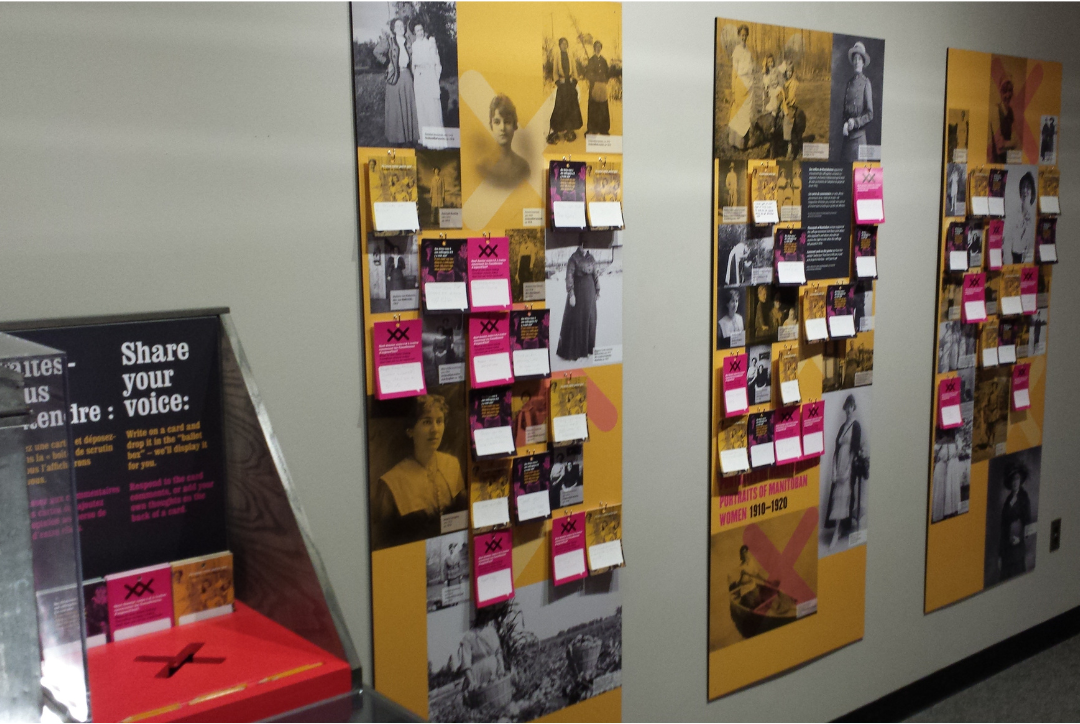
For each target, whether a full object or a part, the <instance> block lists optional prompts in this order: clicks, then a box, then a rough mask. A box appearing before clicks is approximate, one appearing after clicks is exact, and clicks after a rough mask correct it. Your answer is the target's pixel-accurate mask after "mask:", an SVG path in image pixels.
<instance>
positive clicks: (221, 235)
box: [0, 3, 1080, 720]
mask: <svg viewBox="0 0 1080 724" xmlns="http://www.w3.org/2000/svg"><path fill="white" fill-rule="evenodd" d="M716 16H724V17H730V18H741V19H746V20H756V21H760V22H771V23H779V24H785V25H791V26H796V27H806V28H815V29H820V30H832V31H838V32H844V33H850V34H865V35H873V36H877V37H884V38H885V39H886V41H887V42H886V59H885V62H886V76H885V93H884V103H885V106H884V112H883V116H884V127H883V141H884V149H885V151H884V153H885V157H884V163H885V166H886V168H887V169H888V174H887V178H888V182H887V185H886V195H887V199H886V204H887V216H888V219H889V223H888V224H887V225H886V227H885V228H884V230H883V231H882V233H881V240H880V246H881V251H880V256H881V280H880V282H879V285H878V299H877V304H878V307H877V320H876V321H877V334H876V351H877V358H876V361H875V366H876V371H875V372H876V373H875V380H876V383H875V385H874V394H875V403H874V420H873V425H874V428H873V429H874V430H875V431H885V430H889V431H890V432H889V434H888V435H883V434H881V433H877V432H876V434H875V447H874V450H873V465H874V471H875V472H874V481H873V488H872V490H871V492H870V520H871V523H870V525H871V537H870V543H869V549H868V571H867V607H866V608H867V615H866V637H865V639H864V640H863V641H862V642H861V643H857V644H854V645H852V646H849V647H847V648H845V649H843V650H842V651H839V652H836V653H834V654H832V655H830V656H827V657H824V658H823V659H821V660H819V661H817V662H814V663H813V664H811V665H808V666H805V667H802V668H800V669H798V670H796V671H794V672H792V673H790V674H788V675H787V676H783V677H780V678H778V679H775V680H773V681H770V682H768V683H765V684H761V685H759V686H756V687H752V688H750V689H747V690H745V691H743V692H741V693H738V694H735V695H732V696H730V697H727V698H725V699H722V700H720V701H718V702H715V703H713V704H707V703H706V695H705V692H706V660H707V636H706V626H707V606H706V600H707V598H706V597H707V591H706V578H707V567H706V551H707V543H708V513H707V505H708V492H707V491H708V487H707V477H708V473H707V470H708V467H707V463H708V450H709V447H708V419H709V418H708V380H709V359H710V356H709V342H708V340H709V325H710V320H709V316H710V311H709V292H708V289H709V284H710V282H711V275H710V253H709V246H710V233H709V219H710V215H709V205H710V200H711V190H710V189H711V186H710V184H711V165H710V153H711V140H710V139H711V132H712V54H713V27H714V25H713V18H715V17H716ZM1078 20H1080V10H1078V9H1075V8H1073V7H1065V6H1060V5H1036V4H1031V5H1022V6H1021V5H1000V4H994V5H992V6H991V5H984V4H974V3H970V4H969V3H965V4H955V5H943V4H923V3H920V4H877V3H864V4H855V3H845V4H818V3H797V4H791V5H787V4H783V5H772V4H743V3H740V4H734V3H715V4H714V3H688V4H674V3H673V4H667V3H664V4H651V3H628V4H627V5H626V6H625V8H624V42H623V47H624V62H625V86H626V99H627V100H626V107H625V116H624V119H625V127H626V144H625V145H626V148H625V150H626V156H625V171H626V208H627V220H628V223H629V225H630V226H629V229H628V231H627V232H626V235H625V237H624V238H625V241H626V256H625V265H626V267H625V268H626V289H625V305H626V310H625V312H626V313H625V326H626V329H625V357H626V360H627V361H626V364H625V368H624V369H625V379H626V399H625V421H626V422H625V435H626V438H625V450H626V454H625V471H626V477H625V483H624V494H625V506H626V519H625V534H626V539H625V543H626V555H627V560H628V562H629V567H628V568H627V570H626V578H625V579H624V581H625V583H626V585H625V587H624V592H625V593H624V595H625V597H626V598H625V608H624V612H625V619H624V621H625V628H624V634H623V635H624V653H625V658H624V679H623V680H624V688H623V702H624V716H625V718H627V719H633V720H644V719H684V720H728V719H735V720H746V719H789V720H813V719H828V718H832V717H835V716H838V715H840V714H843V713H844V712H846V711H849V710H851V709H853V708H855V707H858V706H860V705H862V704H864V703H867V702H869V701H872V700H873V699H876V698H877V697H879V696H882V695H884V694H886V693H888V692H889V691H892V690H894V689H896V688H897V687H900V686H902V685H904V684H907V683H909V682H910V681H913V680H915V679H917V678H919V677H921V676H924V675H926V674H929V673H931V672H933V671H935V670H937V669H939V668H941V667H942V666H945V665H947V664H950V663H952V662H954V661H956V660H958V659H960V658H962V657H964V656H967V655H969V654H971V653H973V652H975V651H978V650H980V649H982V648H985V647H986V646H988V645H990V644H992V643H994V642H996V641H999V640H1001V639H1003V638H1005V637H1007V636H1010V635H1012V634H1014V633H1016V632H1018V631H1021V630H1023V629H1025V628H1028V627H1030V626H1032V625H1034V624H1036V623H1038V622H1040V621H1043V620H1045V619H1047V618H1049V617H1051V616H1053V615H1055V614H1057V613H1060V612H1062V611H1064V610H1066V609H1068V608H1070V607H1072V606H1075V605H1078V604H1080V581H1078V580H1077V576H1076V575H1075V570H1076V566H1077V563H1078V562H1080V536H1078V535H1077V532H1076V531H1077V525H1078V523H1077V520H1076V518H1075V516H1070V515H1069V513H1071V512H1072V511H1076V510H1077V509H1080V486H1077V485H1076V484H1075V482H1074V478H1073V476H1071V475H1070V474H1069V471H1070V470H1074V469H1076V468H1077V467H1078V465H1080V459H1078V458H1080V447H1078V446H1076V445H1075V444H1073V443H1072V440H1071V439H1070V438H1071V437H1072V436H1073V435H1075V434H1076V432H1077V431H1078V428H1080V425H1078V424H1077V423H1076V421H1075V419H1070V417H1069V415H1070V413H1071V412H1072V411H1074V410H1076V409H1080V390H1078V386H1077V385H1076V384H1075V383H1074V382H1073V381H1072V380H1071V379H1070V378H1069V370H1070V368H1071V367H1070V364H1069V360H1070V358H1074V357H1075V356H1076V355H1077V353H1080V342H1078V341H1077V340H1076V339H1070V338H1069V337H1068V334H1069V333H1070V330H1072V329H1075V327H1076V325H1075V323H1074V322H1073V320H1074V319H1076V318H1077V315H1078V313H1080V289H1078V288H1077V287H1076V286H1075V285H1069V284H1067V283H1066V281H1067V280H1068V279H1069V278H1072V277H1075V275H1076V274H1077V273H1078V271H1080V253H1077V252H1075V251H1072V252H1071V251H1070V249H1074V247H1073V246H1072V245H1070V243H1069V239H1071V238H1073V236H1074V235H1075V233H1076V229H1077V224H1076V222H1075V221H1074V219H1075V216H1074V215H1073V214H1071V213H1070V210H1074V211H1075V210H1077V209H1080V194H1078V191H1080V185H1078V182H1077V178H1078V176H1080V173H1078V172H1077V171H1076V170H1075V169H1078V168H1080V142H1078V141H1077V131H1078V129H1080V123H1078V120H1077V119H1078V118H1080V92H1078V87H1077V82H1076V77H1075V75H1072V74H1071V73H1073V72H1074V69H1075V68H1076V67H1077V60H1078V57H1080V46H1078V44H1077V42H1076V38H1075V32H1074V29H1075V27H1077V21H1078ZM950 45H952V46H954V47H962V48H969V49H973V50H982V51H993V52H1002V53H1011V54H1015V55H1025V56H1034V57H1043V58H1047V59H1051V60H1060V61H1063V62H1064V63H1065V78H1066V81H1065V86H1064V89H1063V107H1062V125H1061V138H1062V146H1061V158H1060V163H1061V166H1062V168H1063V170H1064V176H1063V179H1062V197H1063V203H1064V205H1065V211H1066V215H1065V216H1064V217H1063V218H1062V220H1061V222H1060V225H1059V234H1060V236H1061V238H1062V240H1063V244H1062V256H1063V261H1062V263H1061V264H1060V265H1059V267H1058V270H1057V272H1056V276H1057V283H1056V284H1055V287H1054V292H1053V307H1052V324H1051V334H1050V354H1049V359H1048V362H1049V369H1048V385H1047V387H1048V390H1049V393H1048V395H1047V405H1046V433H1045V448H1044V455H1043V471H1044V472H1043V475H1044V477H1043V484H1042V494H1041V496H1040V497H1041V500H1040V516H1039V553H1038V566H1037V568H1036V570H1035V572H1034V573H1033V574H1031V575H1029V576H1026V577H1025V578H1023V579H1021V580H1017V581H1013V582H1010V583H1008V584H1006V585H1004V586H1001V587H999V588H997V589H995V590H992V591H989V592H987V593H985V594H983V595H981V596H978V597H976V598H973V599H971V600H969V601H965V602H962V603H960V604H958V605H955V606H952V607H950V608H948V609H945V610H943V611H940V612H938V613H935V614H933V615H931V616H923V615H922V592H923V559H924V555H925V542H924V541H925V509H926V487H927V484H926V470H927V455H928V448H929V442H928V441H929V434H930V384H931V369H930V368H931V360H932V345H933V319H934V311H933V308H934V280H935V273H936V239H937V225H938V220H937V213H938V193H939V178H940V158H941V139H942V122H943V116H944V106H943V98H944V85H945V49H946V47H948V46H950ZM350 75H351V69H350V52H349V28H348V10H347V8H346V6H345V5H343V4H314V3H312V4H303V5H291V4H267V5H257V4H240V5H228V4H213V5H197V4H185V5H149V4H146V5H144V4H131V5H82V4H80V5H44V4H33V5H11V4H4V5H0V98H2V102H0V205H2V206H0V319H3V320H13V319H24V318H31V317H32V318H40V317H52V316H72V315H85V314H109V313H121V312H134V311H146V310H165V309H178V308H186V307H200V306H218V305H222V306H229V307H231V308H232V310H233V313H234V316H235V319H236V323H237V325H238V327H239V331H240V334H241V336H242V339H243V342H244V345H245V348H246V351H247V353H248V355H249V358H250V360H251V363H252V366H253V368H254V371H255V374H256V377H257V379H258V382H259V385H260V387H261V389H262V392H263V395H264V397H265V400H266V404H267V407H268V408H269V411H270V415H271V418H272V420H273V423H274V426H275V429H276V431H277V433H278V436H279V438H280V440H281V443H282V446H283V448H284V451H285V455H286V458H287V460H288V462H289V465H290V467H291V469H292V471H293V474H294V477H295V478H296V481H297V484H298V487H299V489H300V492H301V496H302V498H303V501H304V505H305V507H306V509H307V514H308V517H309V519H310V521H311V523H312V525H313V527H314V530H315V537H316V540H317V541H318V543H319V544H320V546H321V548H322V551H323V555H324V558H325V560H326V563H327V566H328V568H329V570H330V574H331V577H332V579H333V582H334V586H335V588H336V590H337V593H338V597H339V598H340V599H341V602H342V605H343V608H344V610H345V615H346V618H347V620H348V622H349V626H350V629H351V630H352V635H353V638H354V640H355V642H356V644H357V646H358V648H359V649H360V650H361V652H362V655H363V657H364V664H365V672H366V674H367V678H369V679H370V672H371V662H370V612H369V606H370V600H369V592H368V587H369V583H368V580H369V579H368V565H367V560H368V552H367V532H366V527H365V524H364V521H365V520H366V517H367V511H366V506H365V502H364V500H365V495H364V482H363V475H364V469H365V461H364V431H363V429H362V428H361V427H360V420H361V417H362V398H361V379H362V373H361V371H360V359H361V355H360V341H359V339H360V331H359V330H360V326H361V321H360V315H359V311H358V306H359V305H358V293H357V284H358V267H357V264H356V251H355V250H356V227H357V222H356V166H355V162H356V159H355V152H354V147H353V131H352V125H351V123H352V118H351V113H352V100H351V92H352V86H351V77H350ZM886 441H887V442H886ZM1058 516H1064V517H1065V521H1064V526H1063V527H1064V530H1063V535H1062V549H1061V551H1060V552H1057V553H1054V554H1053V555H1050V554H1048V553H1047V544H1048V539H1049V527H1050V520H1051V519H1052V518H1054V517H1058Z"/></svg>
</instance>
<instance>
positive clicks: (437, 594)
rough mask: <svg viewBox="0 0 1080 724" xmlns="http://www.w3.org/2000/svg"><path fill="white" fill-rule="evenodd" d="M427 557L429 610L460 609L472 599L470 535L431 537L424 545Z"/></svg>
mask: <svg viewBox="0 0 1080 724" xmlns="http://www.w3.org/2000/svg"><path fill="white" fill-rule="evenodd" d="M424 553H425V556H426V558H427V610H428V612H431V611H437V610H439V609H441V608H449V607H450V606H457V605H458V604H461V603H467V602H468V600H469V532H468V531H467V530H459V531H457V532H456V533H449V534H447V535H441V536H439V537H437V538H428V539H427V541H425V542H424Z"/></svg>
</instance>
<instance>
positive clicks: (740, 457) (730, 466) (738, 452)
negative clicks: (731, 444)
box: [720, 447, 750, 475]
mask: <svg viewBox="0 0 1080 724" xmlns="http://www.w3.org/2000/svg"><path fill="white" fill-rule="evenodd" d="M749 469H750V458H749V457H748V456H747V454H746V448H744V447H737V448H734V449H732V450H721V451H720V472H722V473H724V474H725V475H730V474H731V473H741V472H743V471H745V470H749Z"/></svg>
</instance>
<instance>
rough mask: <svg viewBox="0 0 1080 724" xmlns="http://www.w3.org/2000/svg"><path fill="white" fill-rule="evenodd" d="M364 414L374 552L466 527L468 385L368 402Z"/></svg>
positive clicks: (467, 502) (467, 495)
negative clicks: (367, 416)
mask: <svg viewBox="0 0 1080 724" xmlns="http://www.w3.org/2000/svg"><path fill="white" fill-rule="evenodd" d="M368 412H369V420H368V472H369V475H370V480H371V481H372V482H371V488H370V496H371V500H370V506H371V507H370V511H371V547H372V549H373V550H380V549H383V548H390V547H392V546H398V545H402V544H405V543H411V542H413V541H418V540H426V539H428V538H434V537H435V536H438V535H442V534H444V533H449V532H451V531H455V530H462V529H464V528H466V527H467V526H468V524H469V494H468V490H467V488H466V486H465V475H464V470H465V463H466V450H467V449H468V432H467V430H466V428H467V425H466V424H465V420H466V419H467V418H466V414H465V385H464V384H458V385H446V386H443V387H435V388H432V387H428V394H427V395H422V396H420V397H403V398H399V399H395V400H377V399H375V398H370V397H369V398H368Z"/></svg>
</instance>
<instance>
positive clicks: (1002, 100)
mask: <svg viewBox="0 0 1080 724" xmlns="http://www.w3.org/2000/svg"><path fill="white" fill-rule="evenodd" d="M1026 78H1027V61H1026V60H1025V59H1024V58H1016V57H1012V56H1008V55H993V56H991V57H990V97H989V108H988V110H989V118H990V127H989V128H988V129H987V137H986V146H987V148H986V160H987V162H988V163H1022V162H1023V157H1022V153H1023V148H1024V145H1023V144H1024V138H1023V136H1024V131H1023V128H1024V113H1025V112H1026V107H1025V89H1024V81H1025V80H1026ZM1010 156H1011V158H1010ZM1009 175H1010V176H1012V175H1013V174H1012V171H1010V172H1009ZM1006 213H1007V212H1006Z"/></svg>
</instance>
